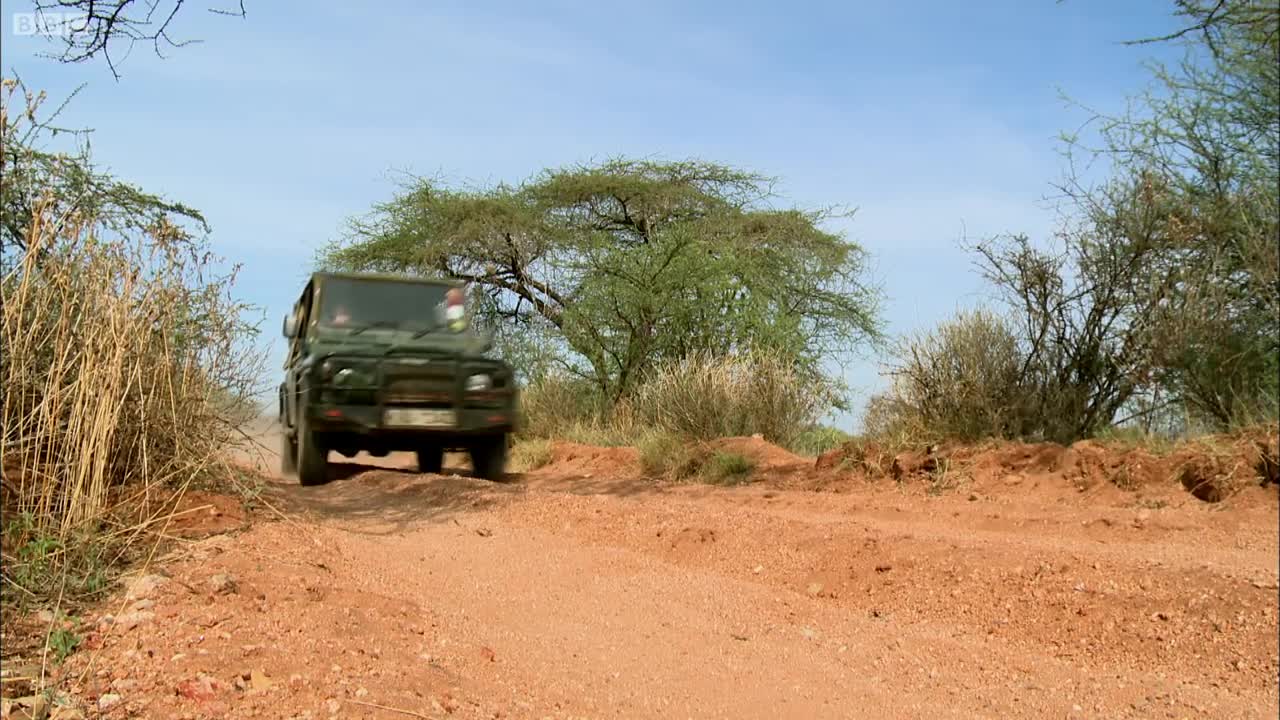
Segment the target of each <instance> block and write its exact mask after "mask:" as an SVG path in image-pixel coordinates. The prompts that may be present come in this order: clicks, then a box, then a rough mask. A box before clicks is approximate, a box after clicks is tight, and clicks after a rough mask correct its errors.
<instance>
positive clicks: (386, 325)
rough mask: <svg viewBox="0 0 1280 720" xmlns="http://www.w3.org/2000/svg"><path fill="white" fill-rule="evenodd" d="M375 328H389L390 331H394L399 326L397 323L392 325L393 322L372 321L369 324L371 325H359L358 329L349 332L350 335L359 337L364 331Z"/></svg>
mask: <svg viewBox="0 0 1280 720" xmlns="http://www.w3.org/2000/svg"><path fill="white" fill-rule="evenodd" d="M376 327H382V328H391V329H392V330H394V329H396V328H398V327H400V325H399V323H394V322H391V321H390V320H375V321H373V322H371V323H365V324H364V325H361V326H360V327H358V328H356V329H354V330H352V331H351V334H352V335H359V334H360V333H362V332H364V331H365V330H369V329H370V328H376Z"/></svg>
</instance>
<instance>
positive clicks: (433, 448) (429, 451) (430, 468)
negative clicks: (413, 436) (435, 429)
mask: <svg viewBox="0 0 1280 720" xmlns="http://www.w3.org/2000/svg"><path fill="white" fill-rule="evenodd" d="M443 469H444V448H442V447H440V446H439V445H425V446H423V447H420V448H418V472H420V473H435V474H439V473H440V471H441V470H443Z"/></svg>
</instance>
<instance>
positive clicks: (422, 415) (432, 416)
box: [382, 408, 458, 427]
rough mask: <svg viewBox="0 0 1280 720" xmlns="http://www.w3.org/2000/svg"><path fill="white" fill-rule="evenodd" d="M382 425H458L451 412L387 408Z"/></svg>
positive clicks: (453, 413)
mask: <svg viewBox="0 0 1280 720" xmlns="http://www.w3.org/2000/svg"><path fill="white" fill-rule="evenodd" d="M382 424H383V425H387V426H389V427H454V426H456V425H457V424H458V415H457V413H455V412H454V411H453V410H430V409H425V408H389V409H388V410H387V411H386V414H384V415H383V416H382Z"/></svg>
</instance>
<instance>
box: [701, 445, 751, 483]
mask: <svg viewBox="0 0 1280 720" xmlns="http://www.w3.org/2000/svg"><path fill="white" fill-rule="evenodd" d="M755 469H756V464H755V462H754V461H753V460H752V459H751V458H749V457H747V456H746V455H742V454H739V453H731V452H717V453H714V454H712V455H711V458H710V459H709V460H708V461H707V462H706V463H705V464H704V465H703V466H702V468H701V475H702V477H703V478H704V479H705V480H706V481H707V482H710V483H715V484H717V485H735V484H737V483H740V482H743V481H745V480H746V479H747V478H749V477H750V476H751V473H752V472H753V471H754V470H755Z"/></svg>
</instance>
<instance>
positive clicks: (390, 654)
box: [15, 438, 1280, 720]
mask: <svg viewBox="0 0 1280 720" xmlns="http://www.w3.org/2000/svg"><path fill="white" fill-rule="evenodd" d="M720 446H721V447H724V448H726V449H729V448H733V451H735V452H744V454H746V453H747V452H748V451H749V452H750V453H755V455H754V456H753V457H756V458H757V463H758V466H759V467H760V468H761V469H760V470H759V471H758V472H757V474H756V476H755V478H754V482H752V483H750V484H747V485H744V486H739V487H733V488H722V487H709V486H703V485H670V484H664V483H658V482H655V481H650V480H645V479H642V478H640V477H639V474H638V473H637V472H636V471H635V468H634V457H635V456H634V454H633V451H630V450H627V449H602V448H585V447H583V446H570V445H565V444H557V445H556V446H555V447H554V448H553V457H554V460H553V463H552V464H551V465H550V466H547V467H545V468H542V469H539V470H538V471H536V472H531V473H528V474H525V475H520V476H514V477H512V478H511V481H510V482H508V483H502V484H493V483H486V482H483V481H479V480H474V479H471V478H469V477H466V476H465V475H463V474H462V473H461V472H460V471H456V470H451V471H447V472H446V474H444V475H418V474H416V473H414V472H407V471H404V470H397V469H395V467H396V466H400V467H409V468H411V467H412V461H411V460H406V459H405V458H402V457H395V456H393V457H390V458H385V459H381V460H379V461H378V465H379V466H378V467H375V466H373V465H372V464H370V463H369V462H366V459H365V458H358V459H357V462H356V463H354V464H348V465H346V466H343V467H342V468H340V472H338V473H337V474H336V477H337V479H336V480H335V481H334V482H332V483H330V484H329V485H326V486H323V487H318V488H300V487H298V486H297V485H296V484H295V482H293V481H289V480H274V479H273V480H270V481H269V482H268V485H267V491H266V492H265V493H264V495H263V500H264V501H266V502H269V503H271V505H272V506H273V507H274V508H276V509H277V510H278V511H279V512H278V513H277V512H275V511H268V510H264V511H256V512H255V513H253V514H252V516H251V520H252V522H251V523H250V524H249V526H248V527H247V529H245V530H243V531H241V532H238V533H236V534H224V535H215V536H212V537H208V538H204V539H201V540H198V541H194V542H191V541H188V542H184V543H181V544H180V545H178V546H177V547H176V548H175V549H174V550H173V552H172V553H171V554H170V555H169V556H167V557H166V558H164V559H162V560H161V561H160V562H159V563H158V564H157V565H156V567H153V568H152V569H151V570H150V571H149V572H151V573H155V572H159V571H162V572H165V573H168V574H169V575H170V576H171V578H172V579H171V580H169V581H160V584H159V585H157V586H155V587H152V588H150V589H149V590H148V589H147V585H149V584H154V582H155V581H152V582H150V583H139V584H138V585H137V586H136V587H137V588H138V589H139V591H138V592H137V593H135V597H133V598H126V597H125V595H124V594H123V593H121V594H120V595H118V596H117V597H115V598H114V599H113V600H112V601H111V602H110V603H109V604H107V605H106V606H104V607H102V608H99V609H98V610H97V611H96V612H93V613H90V614H89V615H88V616H87V617H88V619H89V621H90V627H91V631H90V630H86V631H85V632H86V637H87V639H86V645H87V648H85V649H82V650H81V651H80V652H77V653H76V654H74V655H73V656H72V657H71V659H70V660H68V662H67V664H66V665H65V666H64V667H63V668H62V669H61V670H59V678H60V679H61V680H62V687H63V688H64V689H65V690H66V691H68V692H69V693H71V694H72V697H74V698H78V699H79V700H80V701H81V702H82V703H84V704H86V705H88V706H91V707H93V708H96V707H97V703H99V702H102V701H103V700H104V699H105V700H106V702H105V703H104V705H105V706H106V707H107V710H106V711H105V712H103V713H99V712H98V711H97V710H96V709H94V710H93V711H92V712H91V713H89V714H88V715H89V716H99V715H100V716H102V717H109V718H124V717H157V718H169V717H174V718H178V717H189V718H199V717H228V718H238V717H273V718H275V717H279V718H285V717H311V718H329V717H344V718H345V717H353V718H388V719H390V718H397V717H399V718H404V717H411V715H408V714H404V713H402V712H396V711H394V710H389V709H385V708H396V709H398V710H400V711H407V712H409V713H416V714H417V716H420V717H433V718H434V717H465V718H495V717H506V718H542V717H555V718H570V717H603V716H619V717H655V718H657V717H660V718H666V717H723V718H753V717H759V718H778V717H788V718H790V717H795V718H826V717H831V718H844V717H850V716H862V717H892V718H930V719H931V720H932V719H933V718H974V717H990V718H996V717H999V718H1021V717H1025V718H1043V717H1058V718H1093V717H1105V718H1151V717H1175V718H1180V717H1204V718H1262V717H1275V716H1276V715H1277V712H1278V711H1280V698H1278V696H1277V683H1276V677H1277V673H1278V672H1280V656H1278V653H1277V645H1276V642H1277V632H1278V630H1280V625H1278V622H1280V621H1278V617H1277V615H1278V613H1277V610H1278V608H1277V585H1278V583H1277V565H1278V563H1280V528H1278V520H1280V498H1278V497H1277V493H1276V488H1275V486H1267V487H1260V486H1259V484H1258V483H1251V482H1248V481H1247V478H1246V479H1241V478H1237V479H1236V480H1235V481H1233V483H1234V484H1233V485H1232V486H1231V487H1232V490H1233V492H1231V493H1230V494H1227V495H1226V496H1224V498H1223V499H1221V501H1220V502H1216V503H1207V502H1203V501H1201V500H1199V499H1197V498H1196V497H1194V496H1193V495H1192V494H1191V493H1189V492H1188V491H1187V490H1186V489H1184V487H1183V485H1182V484H1181V483H1180V481H1179V479H1178V476H1176V475H1175V474H1174V468H1175V467H1183V466H1185V465H1186V464H1187V463H1186V461H1187V459H1188V457H1190V456H1189V455H1178V454H1177V453H1173V454H1171V455H1170V456H1169V457H1166V458H1157V460H1159V462H1156V463H1155V464H1151V463H1149V462H1148V457H1147V456H1145V455H1143V454H1132V453H1130V454H1126V453H1127V451H1118V450H1108V449H1106V448H1098V447H1095V446H1093V445H1091V444H1087V445H1077V446H1075V447H1072V448H1069V449H1068V448H1058V447H1054V446H1011V445H997V446H992V447H988V448H985V449H982V450H974V449H966V448H949V449H947V448H944V449H940V450H935V452H932V453H927V452H922V453H919V454H917V455H916V456H913V457H912V458H901V462H899V466H900V468H901V470H902V472H900V478H899V482H894V480H893V479H892V473H891V471H890V469H889V465H890V464H891V459H890V460H888V461H882V458H880V455H877V454H876V453H870V454H867V453H863V454H862V455H860V456H859V457H858V458H856V462H850V463H844V464H842V463H840V462H834V463H829V464H828V465H826V467H825V468H824V469H821V470H819V469H814V468H813V467H812V466H813V464H814V463H813V462H812V461H806V462H808V463H809V469H805V470H792V469H791V467H793V464H789V463H793V461H792V458H794V456H790V457H788V455H789V454H787V453H785V451H781V450H778V449H776V448H771V447H768V446H766V445H765V444H762V443H761V442H760V441H758V440H752V439H749V438H748V439H746V440H743V439H734V440H726V441H722V443H720ZM880 454H883V453H882V452H881V453H880ZM929 458H933V459H934V461H935V464H934V467H933V469H932V470H928V471H924V470H922V467H921V466H922V465H924V464H925V462H924V461H926V460H928V459H929ZM335 459H336V458H335ZM842 459H843V458H842ZM940 460H941V461H943V462H938V461H940ZM912 463H914V466H913V465H912ZM868 468H883V470H882V471H880V472H879V474H876V473H873V472H870V471H868ZM1121 468H1128V469H1127V470H1126V471H1125V472H1127V473H1128V475H1127V477H1132V478H1136V480H1135V481H1134V482H1133V483H1132V484H1125V487H1120V485H1121V484H1122V483H1117V482H1116V481H1115V478H1116V477H1119V475H1118V473H1119V472H1120V469H1121ZM602 473H603V474H602ZM584 475H590V477H584ZM799 488H803V489H799ZM815 491H816V492H815ZM139 598H141V599H142V603H143V605H142V606H138V605H137V603H138V602H139ZM131 613H132V614H131ZM138 613H143V615H142V616H141V618H142V619H141V621H138V620H139V616H138ZM145 613H152V614H153V615H152V617H150V618H147V616H146V615H145ZM106 614H110V615H113V616H114V618H115V619H116V622H115V624H111V623H106V622H100V620H101V618H102V616H103V615H106ZM135 621H138V622H135ZM15 716H16V715H15Z"/></svg>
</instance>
